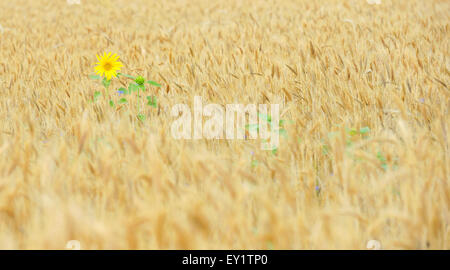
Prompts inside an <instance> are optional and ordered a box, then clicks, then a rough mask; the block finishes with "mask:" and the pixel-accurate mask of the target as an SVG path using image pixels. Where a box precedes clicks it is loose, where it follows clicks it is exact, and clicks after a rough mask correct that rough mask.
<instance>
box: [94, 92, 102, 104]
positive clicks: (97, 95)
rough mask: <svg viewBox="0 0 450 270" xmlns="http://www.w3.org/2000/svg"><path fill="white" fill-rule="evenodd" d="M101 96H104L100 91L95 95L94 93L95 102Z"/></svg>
mask: <svg viewBox="0 0 450 270" xmlns="http://www.w3.org/2000/svg"><path fill="white" fill-rule="evenodd" d="M101 95H102V93H100V92H99V91H95V93H94V102H96V101H97V100H98V98H99V97H100V96H101Z"/></svg>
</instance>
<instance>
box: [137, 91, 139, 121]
mask: <svg viewBox="0 0 450 270" xmlns="http://www.w3.org/2000/svg"><path fill="white" fill-rule="evenodd" d="M139 88H140V87H139ZM139 88H138V95H137V113H138V115H139Z"/></svg>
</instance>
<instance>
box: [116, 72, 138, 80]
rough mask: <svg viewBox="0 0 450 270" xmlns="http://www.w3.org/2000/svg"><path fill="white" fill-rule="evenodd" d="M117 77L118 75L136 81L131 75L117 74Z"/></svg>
mask: <svg viewBox="0 0 450 270" xmlns="http://www.w3.org/2000/svg"><path fill="white" fill-rule="evenodd" d="M117 75H119V76H124V77H127V78H130V79H133V80H134V79H136V78H135V77H133V76H131V75H128V74H123V73H120V72H119V73H117Z"/></svg>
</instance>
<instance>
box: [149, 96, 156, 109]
mask: <svg viewBox="0 0 450 270" xmlns="http://www.w3.org/2000/svg"><path fill="white" fill-rule="evenodd" d="M147 100H148V102H147V105H149V106H152V107H153V108H156V107H157V103H156V97H152V96H147Z"/></svg>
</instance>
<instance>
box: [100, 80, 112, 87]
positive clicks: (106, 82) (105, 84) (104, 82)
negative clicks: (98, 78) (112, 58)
mask: <svg viewBox="0 0 450 270" xmlns="http://www.w3.org/2000/svg"><path fill="white" fill-rule="evenodd" d="M102 84H103V86H104V87H105V88H106V89H108V87H109V85H110V84H111V80H107V79H106V78H103V81H102Z"/></svg>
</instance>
